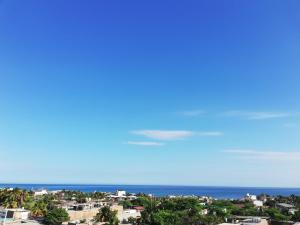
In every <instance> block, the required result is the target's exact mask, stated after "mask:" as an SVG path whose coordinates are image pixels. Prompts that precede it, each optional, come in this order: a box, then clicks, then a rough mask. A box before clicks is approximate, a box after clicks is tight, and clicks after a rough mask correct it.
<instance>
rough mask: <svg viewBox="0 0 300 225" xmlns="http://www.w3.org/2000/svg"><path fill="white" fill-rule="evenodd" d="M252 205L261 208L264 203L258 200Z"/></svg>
mask: <svg viewBox="0 0 300 225" xmlns="http://www.w3.org/2000/svg"><path fill="white" fill-rule="evenodd" d="M253 204H254V205H255V207H263V205H264V202H263V201H260V200H254V201H253Z"/></svg>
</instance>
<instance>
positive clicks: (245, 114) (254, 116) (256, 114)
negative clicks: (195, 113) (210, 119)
mask: <svg viewBox="0 0 300 225" xmlns="http://www.w3.org/2000/svg"><path fill="white" fill-rule="evenodd" d="M222 115H223V116H229V117H240V118H244V119H248V120H266V119H275V118H283V117H289V116H292V114H291V113H287V112H266V111H239V110H233V111H227V112H224V113H222Z"/></svg>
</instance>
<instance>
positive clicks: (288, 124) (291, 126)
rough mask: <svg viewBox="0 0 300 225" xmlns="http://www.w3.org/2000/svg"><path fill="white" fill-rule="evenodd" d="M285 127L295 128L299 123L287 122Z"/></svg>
mask: <svg viewBox="0 0 300 225" xmlns="http://www.w3.org/2000/svg"><path fill="white" fill-rule="evenodd" d="M283 126H284V127H287V128H293V127H297V124H296V123H285V124H283Z"/></svg>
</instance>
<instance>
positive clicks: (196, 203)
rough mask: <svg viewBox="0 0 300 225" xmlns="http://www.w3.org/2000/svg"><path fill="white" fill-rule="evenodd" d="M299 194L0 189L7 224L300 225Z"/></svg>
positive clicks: (1, 215)
mask: <svg viewBox="0 0 300 225" xmlns="http://www.w3.org/2000/svg"><path fill="white" fill-rule="evenodd" d="M299 221H300V196H295V195H291V196H269V195H267V194H261V195H258V196H256V195H251V194H246V195H245V196H244V197H243V198H242V199H226V200H225V199H214V198H212V197H208V196H165V197H157V196H153V195H149V194H148V195H146V194H143V193H138V194H134V193H127V192H126V191H124V190H117V191H116V192H115V193H106V192H80V191H72V190H56V191H48V190H46V189H42V190H25V189H19V188H2V189H0V224H3V225H4V224H6V225H9V224H11V225H19V224H27V225H38V224H45V225H56V224H66V225H96V224H97V225H98V224H99V225H100V224H106V225H118V224H127V225H206V224H209V225H210V224H211V225H214V224H216V225H217V224H219V225H233V224H235V225H268V224H270V225H281V224H282V225H284V224H291V225H299V224H300V223H299Z"/></svg>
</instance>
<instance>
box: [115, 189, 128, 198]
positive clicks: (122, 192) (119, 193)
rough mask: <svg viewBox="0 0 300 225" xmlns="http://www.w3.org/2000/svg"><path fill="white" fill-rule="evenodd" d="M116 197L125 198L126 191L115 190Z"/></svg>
mask: <svg viewBox="0 0 300 225" xmlns="http://www.w3.org/2000/svg"><path fill="white" fill-rule="evenodd" d="M116 196H117V197H125V196H126V191H123V190H117V192H116Z"/></svg>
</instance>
